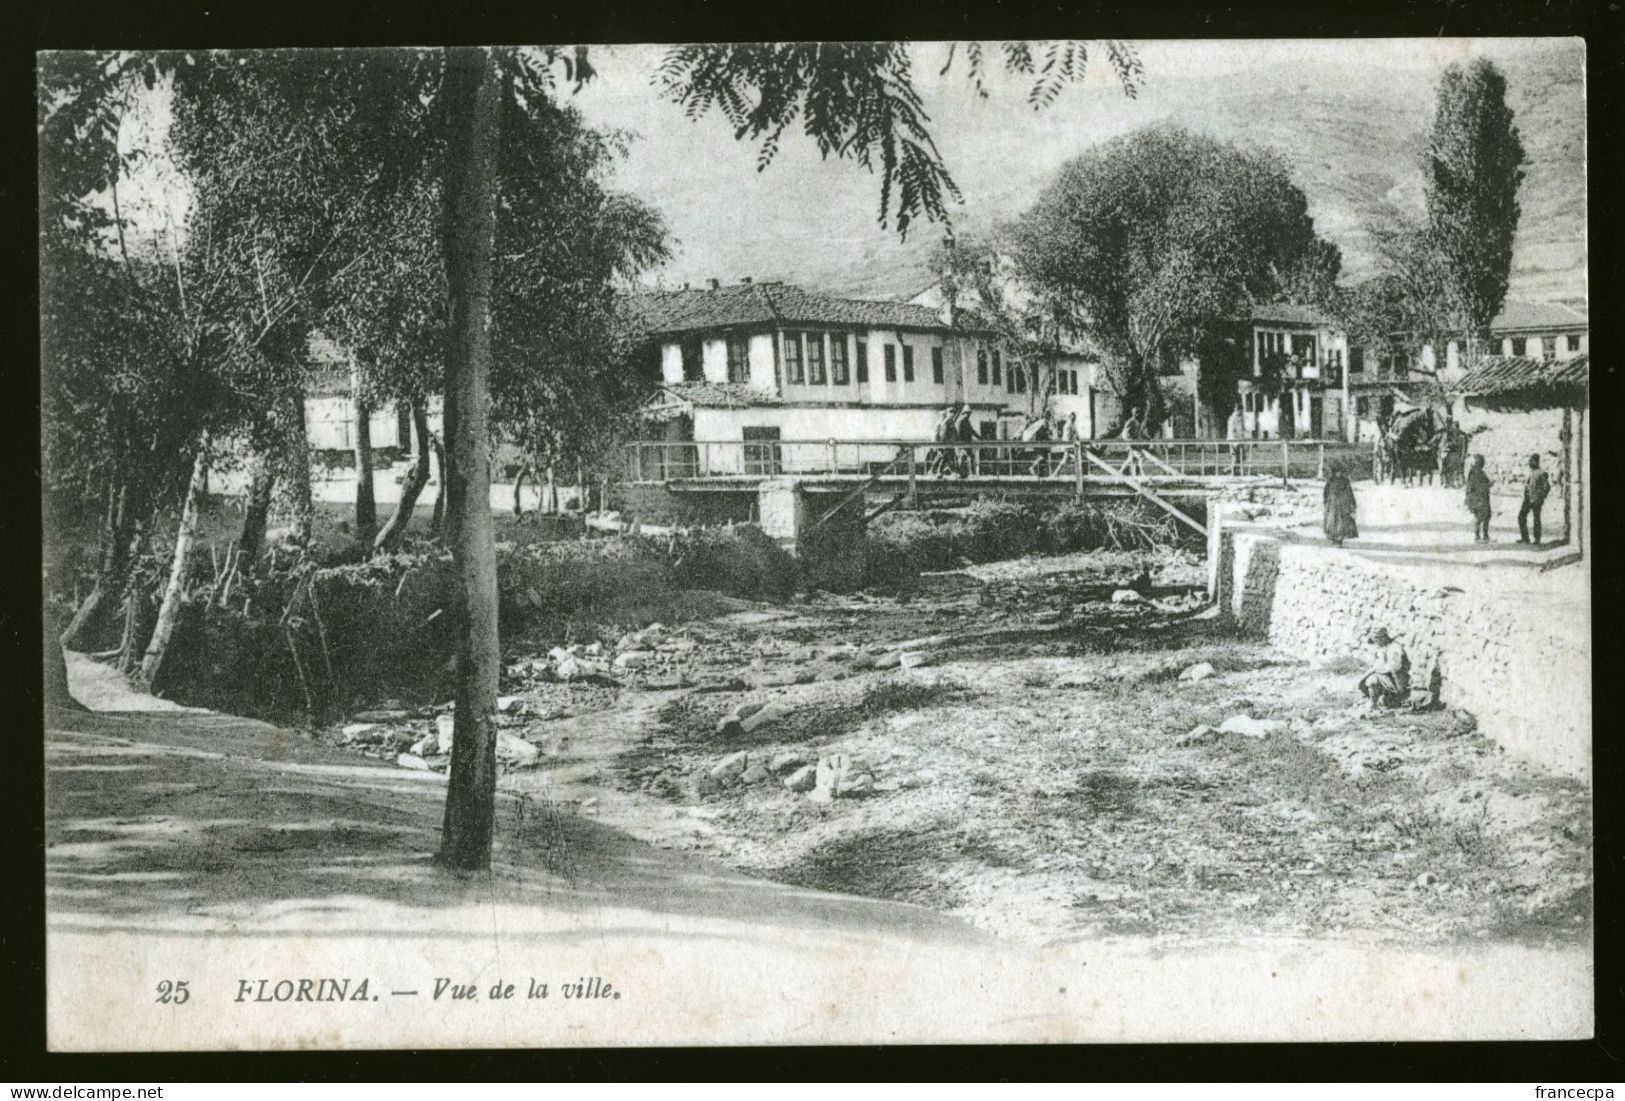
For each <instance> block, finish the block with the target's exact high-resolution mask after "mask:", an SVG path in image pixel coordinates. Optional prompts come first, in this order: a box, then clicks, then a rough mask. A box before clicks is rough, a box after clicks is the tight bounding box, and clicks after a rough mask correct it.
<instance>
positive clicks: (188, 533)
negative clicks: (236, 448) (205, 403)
mask: <svg viewBox="0 0 1625 1101" xmlns="http://www.w3.org/2000/svg"><path fill="white" fill-rule="evenodd" d="M208 470H209V438H208V435H207V434H205V435H204V437H203V440H202V442H201V444H200V445H199V447H198V453H197V458H196V459H194V460H193V461H192V481H191V484H189V485H188V486H187V487H186V503H185V504H184V505H182V506H181V522H180V526H179V527H178V528H177V529H176V531H175V554H174V557H173V558H172V559H171V562H170V567H169V584H168V585H167V586H165V588H164V602H163V604H161V605H160V606H159V608H158V622H157V623H156V624H155V625H154V626H153V628H152V640H151V641H150V642H148V643H147V651H146V653H145V654H144V655H143V656H142V658H141V683H142V684H144V685H146V686H148V687H149V688H150V687H151V686H152V685H153V684H154V683H156V681H157V679H158V670H159V669H160V668H162V667H163V663H164V654H165V653H167V652H168V650H169V641H170V639H171V638H173V637H174V635H175V625H176V624H177V623H179V622H180V616H181V604H182V603H183V602H184V598H185V595H186V566H187V562H188V561H189V560H190V559H191V557H192V544H193V543H194V542H195V541H196V539H197V514H198V507H199V505H200V504H201V503H202V499H203V483H204V480H205V479H206V477H207V475H208Z"/></svg>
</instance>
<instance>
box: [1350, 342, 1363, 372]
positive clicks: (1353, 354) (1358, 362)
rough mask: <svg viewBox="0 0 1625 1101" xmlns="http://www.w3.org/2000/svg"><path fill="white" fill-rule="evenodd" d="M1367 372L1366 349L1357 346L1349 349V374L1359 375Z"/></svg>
mask: <svg viewBox="0 0 1625 1101" xmlns="http://www.w3.org/2000/svg"><path fill="white" fill-rule="evenodd" d="M1364 370H1365V349H1364V348H1361V347H1359V346H1358V345H1356V346H1355V347H1353V348H1350V349H1349V374H1351V375H1358V374H1360V373H1361V372H1363V371H1364Z"/></svg>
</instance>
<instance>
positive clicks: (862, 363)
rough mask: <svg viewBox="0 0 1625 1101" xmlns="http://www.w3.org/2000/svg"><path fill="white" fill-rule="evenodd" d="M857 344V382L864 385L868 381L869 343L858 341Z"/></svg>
mask: <svg viewBox="0 0 1625 1101" xmlns="http://www.w3.org/2000/svg"><path fill="white" fill-rule="evenodd" d="M857 343H858V347H857V353H856V356H857V361H858V382H859V383H866V382H868V381H869V342H868V341H867V340H860V341H858V342H857Z"/></svg>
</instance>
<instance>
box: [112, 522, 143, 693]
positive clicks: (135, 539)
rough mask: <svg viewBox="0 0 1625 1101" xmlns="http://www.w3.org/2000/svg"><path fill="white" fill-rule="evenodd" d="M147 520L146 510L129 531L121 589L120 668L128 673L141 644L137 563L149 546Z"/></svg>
mask: <svg viewBox="0 0 1625 1101" xmlns="http://www.w3.org/2000/svg"><path fill="white" fill-rule="evenodd" d="M147 522H148V518H147V516H146V515H145V514H143V513H138V514H137V515H136V517H135V522H134V525H133V530H132V532H131V534H130V552H129V562H128V563H127V564H126V565H125V570H124V588H123V590H122V593H121V595H122V597H123V609H124V626H123V629H122V633H121V635H120V637H119V653H118V671H119V672H120V673H128V672H129V671H130V670H131V668H132V667H133V666H134V665H135V652H136V648H137V647H138V646H140V645H141V640H140V639H139V638H138V637H137V632H138V630H139V628H140V624H141V614H140V609H141V577H140V572H139V570H138V569H137V567H138V566H139V565H140V563H141V556H142V554H144V553H145V552H146V549H147Z"/></svg>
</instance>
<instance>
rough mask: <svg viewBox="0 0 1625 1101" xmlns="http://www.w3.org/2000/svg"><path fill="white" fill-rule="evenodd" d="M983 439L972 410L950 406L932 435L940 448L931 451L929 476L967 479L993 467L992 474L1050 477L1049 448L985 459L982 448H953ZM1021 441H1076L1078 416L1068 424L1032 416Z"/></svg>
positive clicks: (1071, 417) (1019, 450) (1013, 450)
mask: <svg viewBox="0 0 1625 1101" xmlns="http://www.w3.org/2000/svg"><path fill="white" fill-rule="evenodd" d="M981 438H982V437H981V434H980V433H979V432H978V431H977V430H976V425H975V424H973V423H972V422H971V410H970V406H968V405H950V406H948V407H946V408H944V409H943V410H942V413H941V415H940V416H939V417H938V418H937V423H936V427H935V430H934V432H933V434H932V439H933V441H934V442H935V443H936V444H937V446H936V447H934V448H932V449H931V452H930V454H929V455H928V456H927V458H926V464H925V469H926V472H927V473H928V474H955V475H958V476H959V477H961V478H967V477H969V476H970V475H972V474H975V473H979V472H987V471H988V468H989V467H991V470H992V471H995V472H998V473H1013V472H1015V471H1017V470H1024V471H1026V472H1028V473H1031V474H1032V475H1034V476H1035V477H1039V478H1042V477H1045V476H1047V475H1048V474H1049V471H1050V464H1051V462H1052V457H1051V454H1050V451H1049V449H1047V448H1043V447H1033V448H1027V447H1021V448H1016V447H1012V448H1010V449H1009V450H1008V451H1004V452H1002V453H999V454H995V455H992V456H986V457H984V456H982V455H981V454H979V452H980V451H981V449H980V448H977V447H955V446H953V445H954V444H956V443H957V444H974V443H977V442H980V440H981ZM1019 439H1020V442H1021V443H1024V444H1042V443H1044V442H1047V441H1052V440H1067V441H1075V440H1077V439H1078V415H1077V414H1076V413H1069V414H1067V416H1066V419H1065V420H1062V419H1061V418H1060V417H1053V418H1052V417H1050V416H1049V415H1047V414H1035V415H1033V416H1030V417H1028V418H1027V422H1026V423H1025V424H1024V425H1023V426H1022V429H1021V434H1020V437H1019Z"/></svg>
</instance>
